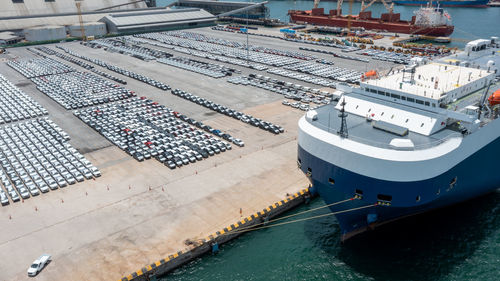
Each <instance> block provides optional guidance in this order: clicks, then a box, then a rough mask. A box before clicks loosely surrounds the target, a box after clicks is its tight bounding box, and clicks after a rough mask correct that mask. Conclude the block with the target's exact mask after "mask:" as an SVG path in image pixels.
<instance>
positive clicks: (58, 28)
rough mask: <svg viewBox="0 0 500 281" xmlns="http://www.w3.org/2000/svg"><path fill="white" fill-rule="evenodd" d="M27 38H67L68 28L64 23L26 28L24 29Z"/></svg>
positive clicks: (35, 39) (49, 39)
mask: <svg viewBox="0 0 500 281" xmlns="http://www.w3.org/2000/svg"><path fill="white" fill-rule="evenodd" d="M23 33H24V36H25V37H26V40H28V41H31V42H34V41H51V40H62V39H66V28H65V27H64V26H62V25H44V26H37V27H32V28H28V29H25V30H24V31H23Z"/></svg>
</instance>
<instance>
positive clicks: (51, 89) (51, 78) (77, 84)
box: [31, 72, 135, 109]
mask: <svg viewBox="0 0 500 281" xmlns="http://www.w3.org/2000/svg"><path fill="white" fill-rule="evenodd" d="M31 80H32V81H33V83H35V84H36V85H37V88H38V90H40V91H41V92H42V93H44V94H46V95H47V96H49V97H50V98H52V99H53V100H54V101H56V102H57V103H59V104H60V105H62V106H63V107H64V108H66V109H77V108H82V107H87V106H92V105H97V104H102V103H106V102H113V101H117V100H122V99H126V98H129V97H132V96H134V95H135V94H134V93H132V92H131V91H129V90H127V89H125V88H122V87H119V86H118V85H116V84H113V83H111V82H109V81H107V80H104V79H102V78H101V77H99V76H97V75H94V74H92V73H90V72H70V73H64V74H56V75H48V76H43V77H36V78H32V79H31Z"/></svg>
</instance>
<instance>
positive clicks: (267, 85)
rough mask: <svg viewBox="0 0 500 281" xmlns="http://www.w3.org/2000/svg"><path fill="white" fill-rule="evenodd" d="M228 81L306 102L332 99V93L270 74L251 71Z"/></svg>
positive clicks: (317, 102)
mask: <svg viewBox="0 0 500 281" xmlns="http://www.w3.org/2000/svg"><path fill="white" fill-rule="evenodd" d="M227 81H228V82H230V83H233V84H237V85H244V86H246V85H250V86H253V87H257V88H261V89H264V90H268V91H271V92H274V93H277V94H280V95H283V96H284V97H286V98H287V99H293V100H297V101H301V102H303V103H306V104H309V103H315V104H317V105H321V104H328V103H330V101H331V100H332V95H331V94H330V93H328V92H326V91H321V90H319V89H311V88H310V87H306V86H302V85H299V84H293V83H290V82H285V81H281V80H278V79H273V78H270V77H268V76H262V75H260V74H255V73H251V74H250V75H248V76H239V77H233V78H230V79H228V80H227Z"/></svg>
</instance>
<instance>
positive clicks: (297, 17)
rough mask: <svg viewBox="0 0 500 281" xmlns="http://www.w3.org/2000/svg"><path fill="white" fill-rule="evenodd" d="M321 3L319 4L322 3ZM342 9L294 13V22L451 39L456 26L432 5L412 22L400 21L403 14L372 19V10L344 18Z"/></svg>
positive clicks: (314, 9)
mask: <svg viewBox="0 0 500 281" xmlns="http://www.w3.org/2000/svg"><path fill="white" fill-rule="evenodd" d="M318 2H319V1H318ZM341 13H342V10H330V12H329V13H328V14H325V11H324V9H323V8H313V9H312V10H310V11H295V10H290V11H288V14H289V15H290V21H291V22H297V23H298V22H300V23H309V24H315V25H325V26H337V27H349V26H348V25H349V21H350V27H351V28H361V27H362V28H364V29H369V30H381V31H388V32H395V33H405V34H420V35H428V36H449V35H450V34H451V33H453V28H454V27H453V25H451V24H448V23H449V22H451V19H450V16H449V15H448V13H446V12H445V11H444V10H443V9H442V8H439V7H437V8H436V7H432V6H430V5H428V6H427V7H425V8H420V9H419V10H418V11H416V12H415V15H414V16H413V17H412V19H411V21H405V20H401V19H400V14H399V13H393V12H392V8H391V9H390V10H389V13H384V14H382V15H381V17H380V18H374V17H372V13H371V12H370V11H364V8H362V12H360V13H359V15H351V16H350V19H349V16H346V15H342V14H341Z"/></svg>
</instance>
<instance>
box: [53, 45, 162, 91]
mask: <svg viewBox="0 0 500 281" xmlns="http://www.w3.org/2000/svg"><path fill="white" fill-rule="evenodd" d="M56 47H57V48H59V49H61V50H63V51H65V52H66V53H68V54H70V55H72V56H75V57H77V58H80V59H83V60H86V61H89V62H91V63H93V64H96V65H99V66H102V67H105V68H107V69H109V70H111V71H114V72H116V73H119V74H121V75H124V76H127V77H130V78H133V79H135V80H138V81H141V82H143V83H146V84H149V85H151V86H153V87H156V88H158V89H162V90H164V91H167V90H170V86H168V85H167V84H165V83H163V82H160V81H157V80H155V79H152V78H150V77H148V76H145V75H142V74H139V73H135V72H133V71H131V70H128V69H125V68H122V67H119V66H116V65H112V64H110V63H107V62H105V61H102V60H99V59H95V58H91V57H87V56H84V55H81V54H78V53H76V52H74V51H72V50H70V49H68V48H66V47H63V46H56Z"/></svg>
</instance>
